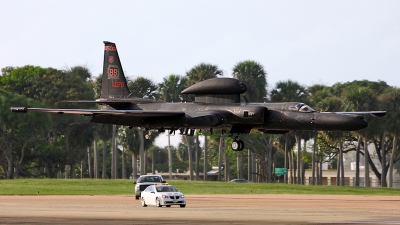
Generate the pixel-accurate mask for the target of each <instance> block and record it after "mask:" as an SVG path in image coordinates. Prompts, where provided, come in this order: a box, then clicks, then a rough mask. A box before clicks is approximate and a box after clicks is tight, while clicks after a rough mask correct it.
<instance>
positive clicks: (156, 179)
mask: <svg viewBox="0 0 400 225" xmlns="http://www.w3.org/2000/svg"><path fill="white" fill-rule="evenodd" d="M144 182H161V179H160V177H158V176H147V177H140V178H139V180H138V183H144Z"/></svg>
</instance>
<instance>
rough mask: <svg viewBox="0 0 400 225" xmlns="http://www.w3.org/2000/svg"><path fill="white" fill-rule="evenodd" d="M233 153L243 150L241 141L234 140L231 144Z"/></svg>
mask: <svg viewBox="0 0 400 225" xmlns="http://www.w3.org/2000/svg"><path fill="white" fill-rule="evenodd" d="M231 147H232V150H233V151H242V150H243V149H244V143H243V141H242V140H236V139H235V140H234V141H232V144H231Z"/></svg>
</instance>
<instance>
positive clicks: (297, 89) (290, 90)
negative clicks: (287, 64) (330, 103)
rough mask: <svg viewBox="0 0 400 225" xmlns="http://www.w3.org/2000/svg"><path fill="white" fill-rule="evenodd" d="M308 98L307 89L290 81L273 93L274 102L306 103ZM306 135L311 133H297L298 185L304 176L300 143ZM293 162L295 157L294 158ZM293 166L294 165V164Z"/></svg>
mask: <svg viewBox="0 0 400 225" xmlns="http://www.w3.org/2000/svg"><path fill="white" fill-rule="evenodd" d="M307 97H308V92H307V89H306V88H305V87H304V86H302V85H300V84H299V83H297V82H295V81H292V80H288V81H286V82H284V81H280V82H278V83H277V84H276V87H275V88H274V89H272V91H271V101H272V102H305V101H306V100H307ZM302 134H304V135H305V136H306V137H309V136H310V134H309V132H295V137H296V142H297V145H298V150H297V183H299V184H300V183H302V182H301V177H302V176H301V174H302V161H301V146H300V141H301V139H302V138H303V137H302V136H301V135H302ZM292 160H294V159H293V157H292ZM292 165H294V163H293V162H292Z"/></svg>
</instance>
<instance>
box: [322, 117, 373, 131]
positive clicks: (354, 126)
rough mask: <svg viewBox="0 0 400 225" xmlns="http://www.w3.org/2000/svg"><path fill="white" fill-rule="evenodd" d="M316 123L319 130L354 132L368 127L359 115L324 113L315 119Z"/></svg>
mask: <svg viewBox="0 0 400 225" xmlns="http://www.w3.org/2000/svg"><path fill="white" fill-rule="evenodd" d="M317 121H318V125H319V127H320V128H321V130H336V131H355V130H360V129H364V128H366V127H367V126H368V122H367V121H365V120H364V117H362V116H360V115H349V114H347V115H346V114H334V113H324V114H321V115H320V116H319V117H317Z"/></svg>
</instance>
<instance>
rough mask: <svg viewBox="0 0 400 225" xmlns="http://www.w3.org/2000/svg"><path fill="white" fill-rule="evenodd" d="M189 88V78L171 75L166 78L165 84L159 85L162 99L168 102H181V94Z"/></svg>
mask: <svg viewBox="0 0 400 225" xmlns="http://www.w3.org/2000/svg"><path fill="white" fill-rule="evenodd" d="M186 87H187V77H183V76H180V75H175V74H171V75H169V76H167V77H164V79H163V82H162V83H160V84H158V91H159V93H160V94H161V99H162V100H164V101H166V102H179V101H180V98H179V97H180V94H181V92H182V91H183V90H184V89H185V88H186Z"/></svg>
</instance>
